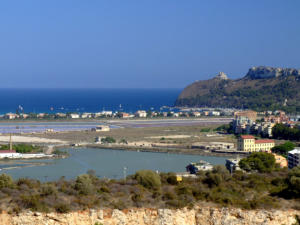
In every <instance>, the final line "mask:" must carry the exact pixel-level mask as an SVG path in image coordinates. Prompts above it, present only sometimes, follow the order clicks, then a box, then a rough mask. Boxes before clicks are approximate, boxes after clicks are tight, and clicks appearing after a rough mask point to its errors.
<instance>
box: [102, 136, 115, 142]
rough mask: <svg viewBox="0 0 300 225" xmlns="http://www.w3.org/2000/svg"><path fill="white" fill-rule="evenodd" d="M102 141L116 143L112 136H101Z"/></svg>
mask: <svg viewBox="0 0 300 225" xmlns="http://www.w3.org/2000/svg"><path fill="white" fill-rule="evenodd" d="M101 142H102V143H116V140H115V139H114V138H113V137H105V138H101Z"/></svg>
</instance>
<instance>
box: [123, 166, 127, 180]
mask: <svg viewBox="0 0 300 225" xmlns="http://www.w3.org/2000/svg"><path fill="white" fill-rule="evenodd" d="M123 176H124V180H126V177H127V167H126V166H125V167H124V168H123Z"/></svg>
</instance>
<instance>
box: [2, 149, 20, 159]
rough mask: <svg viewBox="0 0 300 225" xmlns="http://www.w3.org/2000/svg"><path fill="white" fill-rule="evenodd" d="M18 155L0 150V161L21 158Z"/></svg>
mask: <svg viewBox="0 0 300 225" xmlns="http://www.w3.org/2000/svg"><path fill="white" fill-rule="evenodd" d="M21 155H22V154H20V153H17V152H16V151H15V150H0V159H4V158H21Z"/></svg>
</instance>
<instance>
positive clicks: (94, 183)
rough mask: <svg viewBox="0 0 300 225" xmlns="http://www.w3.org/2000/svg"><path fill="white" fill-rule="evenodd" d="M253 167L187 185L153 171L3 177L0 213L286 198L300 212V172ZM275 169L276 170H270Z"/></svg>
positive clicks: (263, 202)
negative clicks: (48, 178) (121, 176)
mask: <svg viewBox="0 0 300 225" xmlns="http://www.w3.org/2000/svg"><path fill="white" fill-rule="evenodd" d="M260 161H262V162H260ZM251 162H254V164H255V166H252V164H251ZM247 163H248V165H249V168H250V170H251V173H243V172H241V171H236V172H234V173H233V174H232V175H230V173H229V172H228V171H227V170H226V168H225V167H224V166H215V167H214V168H213V170H212V171H209V172H200V173H199V174H198V177H197V178H196V179H194V178H183V180H182V181H178V180H177V178H176V175H175V174H174V173H160V174H157V173H155V172H153V171H148V170H143V171H138V172H137V173H136V174H134V175H131V176H128V177H127V178H126V180H118V181H116V180H109V179H99V178H98V177H97V176H96V174H95V172H93V171H89V172H88V174H83V175H80V176H78V177H77V178H76V179H75V180H65V179H64V178H61V179H59V180H58V181H54V182H46V183H42V182H40V181H37V180H32V179H27V178H20V179H18V180H13V179H12V178H11V177H10V176H8V175H6V174H2V175H0V197H1V198H0V203H1V204H0V205H1V207H0V208H2V209H5V210H7V211H9V212H10V213H18V212H20V211H21V210H26V209H30V210H33V211H41V212H52V211H56V212H58V213H65V212H69V211H71V210H82V209H88V208H103V207H105V208H116V209H124V208H130V207H165V208H182V207H193V205H195V204H197V202H199V201H201V202H203V201H208V202H213V203H216V204H219V205H221V206H232V207H240V208H244V209H256V208H264V209H268V208H277V207H282V204H281V203H282V201H281V198H285V199H287V200H289V199H293V201H289V202H287V203H285V204H288V205H289V207H292V208H296V209H299V207H300V201H299V199H300V168H295V169H293V170H291V171H288V170H287V169H280V168H276V167H275V166H274V161H273V158H270V157H269V156H266V155H263V154H261V155H260V156H255V155H254V156H253V157H252V158H249V157H248V159H247V160H246V161H245V164H247ZM269 166H271V168H274V169H267V167H269ZM255 171H262V172H261V173H257V172H255Z"/></svg>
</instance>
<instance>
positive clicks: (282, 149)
mask: <svg viewBox="0 0 300 225" xmlns="http://www.w3.org/2000/svg"><path fill="white" fill-rule="evenodd" d="M294 148H295V144H294V143H293V142H290V141H287V142H285V143H284V144H282V145H277V146H274V147H273V148H272V149H271V150H272V152H273V153H276V154H280V155H282V156H284V157H287V155H288V152H289V151H291V150H293V149H294Z"/></svg>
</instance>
